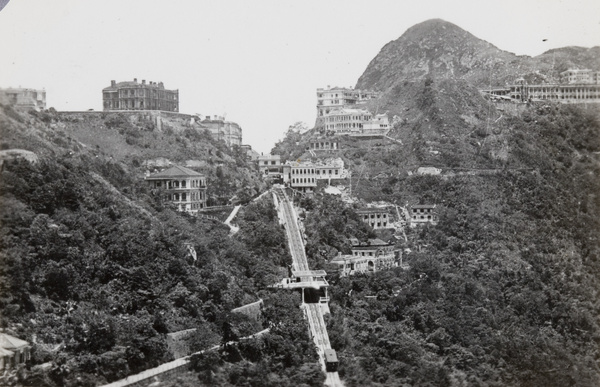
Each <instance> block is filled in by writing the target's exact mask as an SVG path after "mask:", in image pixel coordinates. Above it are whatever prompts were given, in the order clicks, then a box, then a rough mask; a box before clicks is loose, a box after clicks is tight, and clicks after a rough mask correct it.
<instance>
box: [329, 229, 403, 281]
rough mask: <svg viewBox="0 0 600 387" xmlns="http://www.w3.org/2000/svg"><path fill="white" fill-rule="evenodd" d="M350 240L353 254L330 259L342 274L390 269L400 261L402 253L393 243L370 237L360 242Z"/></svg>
mask: <svg viewBox="0 0 600 387" xmlns="http://www.w3.org/2000/svg"><path fill="white" fill-rule="evenodd" d="M350 242H351V243H352V254H350V255H342V254H340V255H338V256H337V257H335V258H333V259H332V260H331V261H330V263H331V264H332V265H334V266H335V267H337V269H338V270H339V271H340V273H341V275H342V276H348V275H353V274H357V273H369V272H376V271H381V270H385V269H390V268H393V267H397V266H398V265H399V263H400V260H401V257H400V254H401V253H400V251H399V250H397V249H396V247H395V246H394V244H393V243H389V242H384V241H382V240H381V239H377V238H376V239H369V240H368V241H367V242H359V241H358V240H357V239H355V238H353V239H351V240H350Z"/></svg>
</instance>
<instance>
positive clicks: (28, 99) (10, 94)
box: [0, 88, 46, 112]
mask: <svg viewBox="0 0 600 387" xmlns="http://www.w3.org/2000/svg"><path fill="white" fill-rule="evenodd" d="M0 103H2V104H5V105H12V106H15V107H18V108H23V109H34V110H37V111H38V112H39V111H41V110H44V109H46V90H36V89H24V88H8V89H0Z"/></svg>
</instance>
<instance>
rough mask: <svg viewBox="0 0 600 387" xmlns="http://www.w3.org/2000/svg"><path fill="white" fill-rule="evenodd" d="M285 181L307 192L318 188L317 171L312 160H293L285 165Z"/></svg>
mask: <svg viewBox="0 0 600 387" xmlns="http://www.w3.org/2000/svg"><path fill="white" fill-rule="evenodd" d="M283 182H284V183H287V184H289V186H290V187H292V188H294V189H296V190H298V191H301V192H305V193H312V192H314V190H315V189H316V188H317V171H316V168H315V165H314V164H313V163H312V162H311V161H292V162H289V161H288V162H287V163H286V164H284V165H283Z"/></svg>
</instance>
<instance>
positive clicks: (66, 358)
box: [0, 109, 320, 386]
mask: <svg viewBox="0 0 600 387" xmlns="http://www.w3.org/2000/svg"><path fill="white" fill-rule="evenodd" d="M9 110H10V109H9ZM10 111H11V114H12V115H13V116H14V117H11V116H8V115H4V114H0V119H1V120H2V121H3V122H4V123H6V124H7V125H6V126H4V125H3V128H2V129H3V131H5V132H6V133H8V134H9V135H8V136H3V137H2V138H3V140H4V141H6V139H10V143H6V142H5V143H4V145H3V148H12V147H16V146H21V145H22V144H23V145H25V143H26V141H24V140H23V139H21V140H20V141H22V142H21V143H19V141H18V140H19V137H18V136H19V133H22V135H23V137H25V136H30V138H33V139H34V140H35V141H37V142H38V144H37V145H38V152H37V153H38V155H39V161H38V162H36V163H30V162H28V161H25V160H22V159H18V160H13V161H6V162H4V164H3V167H2V171H1V174H0V198H1V200H2V212H1V214H0V216H1V218H0V222H1V224H2V227H1V229H0V245H1V247H2V249H1V253H0V310H2V313H1V317H0V324H1V326H2V328H5V329H8V332H10V333H11V334H13V335H15V336H17V337H20V338H22V339H25V340H27V341H29V342H31V343H32V344H33V358H32V364H31V365H32V367H33V368H32V369H31V370H30V372H28V373H26V374H23V373H19V377H21V378H24V380H21V381H20V382H17V381H16V380H14V379H11V380H10V381H9V380H3V381H2V383H17V384H22V385H33V386H94V385H97V384H100V383H104V382H109V381H113V380H116V379H119V378H123V377H125V376H127V375H130V374H132V373H136V372H139V371H141V370H143V369H146V368H149V367H152V366H156V365H158V364H160V363H162V362H165V361H168V360H170V359H171V358H172V355H171V354H170V353H169V352H168V350H167V346H166V339H165V334H166V333H168V332H174V331H178V330H182V329H188V328H197V329H198V334H197V335H196V336H195V337H194V339H193V341H192V343H191V344H192V349H193V350H201V349H205V348H209V347H211V346H213V345H214V344H220V343H221V342H229V341H231V340H235V339H237V338H238V337H242V336H246V335H248V334H251V333H254V332H255V331H257V330H260V329H262V328H263V327H269V326H273V324H274V327H275V328H272V333H269V334H266V335H264V336H262V338H261V341H258V340H255V341H252V342H247V343H245V344H244V345H245V346H243V347H242V348H241V349H240V351H241V354H242V355H244V356H245V358H248V359H251V360H250V361H254V359H261V360H260V364H261V365H260V368H259V369H260V370H261V371H260V372H258V371H257V372H258V373H259V374H261V377H262V370H264V369H271V370H272V372H276V371H277V370H279V369H281V367H282V365H281V364H282V362H283V363H284V364H285V368H286V370H287V371H286V372H289V373H290V375H296V374H298V373H300V374H306V375H312V374H314V372H313V371H311V370H312V368H311V367H312V366H304V368H302V367H303V364H304V363H305V360H306V361H312V362H314V360H315V351H314V346H313V345H312V343H311V342H310V340H308V338H307V337H306V336H307V335H306V329H305V328H304V329H300V327H301V326H302V323H301V321H300V320H301V318H299V317H298V313H299V311H298V310H297V309H296V308H295V307H294V308H293V309H292V310H291V311H289V312H287V313H282V314H281V316H277V314H276V313H275V312H274V310H275V309H276V308H279V307H280V306H281V307H283V305H280V304H281V303H283V304H284V305H285V306H286V307H290V305H291V304H292V303H293V302H292V301H294V300H291V299H287V298H286V297H287V296H286V295H278V294H270V293H265V291H264V289H266V288H267V286H269V285H271V284H273V283H275V282H277V281H279V279H280V278H281V276H282V273H286V268H287V266H288V265H289V263H290V262H291V258H290V256H289V253H288V250H287V247H286V242H285V234H284V232H283V229H282V228H281V226H279V224H278V221H277V214H276V211H275V209H274V208H273V204H272V201H271V200H270V198H269V197H268V196H267V197H265V198H264V199H261V200H260V201H258V202H253V203H251V204H249V205H247V206H246V207H245V208H244V209H243V210H242V211H241V212H240V213H239V214H238V217H237V223H238V225H239V227H240V231H239V232H238V233H237V234H235V235H233V236H231V235H230V229H229V227H227V226H225V225H223V224H221V223H219V222H217V221H212V220H203V219H199V218H195V217H191V216H188V215H186V214H181V213H178V212H176V211H174V210H173V208H171V206H170V205H169V204H166V203H162V202H161V201H160V200H157V199H156V198H155V197H154V196H153V195H152V193H151V191H150V190H149V189H148V187H147V186H146V184H145V183H144V181H143V180H142V179H140V178H139V177H138V176H137V175H136V174H135V173H132V172H131V171H132V170H134V168H133V167H132V166H126V165H124V164H122V163H119V162H117V161H115V160H113V159H111V158H110V157H105V156H104V155H103V154H101V153H96V152H88V151H87V150H86V149H85V148H82V147H81V146H80V145H78V144H77V143H75V142H73V141H68V140H66V139H65V141H64V142H62V141H56V140H57V139H60V138H61V135H60V134H58V135H57V134H56V133H52V132H51V131H49V132H47V133H44V129H45V128H46V126H42V124H41V123H38V122H37V121H32V122H35V124H36V125H40V127H41V128H35V127H30V128H28V129H25V128H23V127H24V126H26V125H27V123H26V122H27V120H26V119H25V118H24V117H27V116H26V115H22V114H21V113H18V112H14V111H12V110H10ZM18 119H21V121H19V120H18ZM20 131H21V132H20ZM49 138H50V139H52V140H55V141H51V142H48V139H49ZM59 143H60V144H59ZM22 147H25V146H22ZM32 150H35V149H32ZM130 168H131V169H130ZM187 246H192V247H193V248H194V250H195V251H196V253H197V255H196V259H194V258H193V256H192V255H191V254H190V253H189V251H188V248H187ZM289 296H291V295H289ZM260 297H262V298H263V299H264V300H265V305H266V307H265V313H264V318H263V319H262V320H260V321H257V322H256V321H250V320H249V319H248V318H246V317H245V316H244V315H239V314H232V313H231V312H230V311H231V309H233V308H235V307H238V306H241V305H244V304H246V303H249V302H254V301H256V300H257V299H258V298H260ZM280 298H281V299H280ZM286 300H287V301H286ZM295 301H297V300H295ZM286 302H287V303H286ZM296 305H297V304H296ZM288 320H289V321H288ZM288 325H289V326H288ZM294 327H295V328H294ZM288 328H289V329H288ZM286 332H288V333H286ZM250 347H252V349H248V351H251V352H252V354H253V355H252V356H254V357H251V356H250V355H248V354H247V353H246V352H244V348H250ZM286 348H287V349H286ZM232 350H233V349H231V348H229V349H227V351H229V352H231V351H232ZM227 351H226V352H227ZM286 351H287V352H286ZM292 353H297V355H293V356H298V358H297V359H296V358H293V359H292V360H289V359H288V358H287V357H286V356H292ZM280 355H281V356H282V357H278V356H280ZM248 356H250V357H248ZM240 361H242V357H239V358H238V357H235V356H233V355H231V356H229V355H223V369H224V370H227V369H229V368H231V369H236V367H238V365H228V364H230V362H233V363H236V364H237V363H239V362H240ZM45 362H47V363H48V365H49V366H48V367H44V368H40V367H36V365H38V364H41V363H45ZM239 367H241V368H244V367H246V368H247V366H241V365H240V366H239ZM239 367H238V368H239ZM306 367H308V368H306ZM241 368H240V369H241ZM313 368H314V367H313ZM198 369H199V370H202V367H200V366H198ZM244 369H245V368H244ZM223 372H230V373H235V372H236V371H231V370H230V371H223ZM240 372H241V371H240ZM244 372H246V371H244ZM311 372H312V374H311ZM282 377H284V376H282ZM306 377H307V378H309V376H306ZM312 377H314V378H316V379H314V380H317V381H318V380H320V379H319V377H318V375H313V376H312ZM232 378H233V376H232ZM309 379H310V378H309ZM2 383H0V384H2ZM232 383H235V382H232ZM313 385H314V384H313Z"/></svg>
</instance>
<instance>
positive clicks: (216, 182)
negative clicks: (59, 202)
mask: <svg viewBox="0 0 600 387" xmlns="http://www.w3.org/2000/svg"><path fill="white" fill-rule="evenodd" d="M5 111H6V115H4V116H2V117H0V120H1V121H0V125H2V130H3V133H2V139H1V141H2V143H1V146H2V147H3V149H10V148H20V149H27V150H33V151H34V152H36V153H37V154H39V155H40V156H52V157H55V156H58V155H64V156H67V157H82V156H85V157H89V158H91V160H94V161H96V160H104V159H108V160H110V162H111V163H113V164H115V165H116V166H118V167H119V168H121V169H123V171H126V172H127V173H131V174H132V175H135V176H136V179H142V178H143V176H144V175H145V173H146V172H153V171H155V170H157V169H160V168H163V167H166V166H169V165H171V164H178V165H184V166H187V167H189V168H192V169H194V170H197V171H198V172H201V173H204V174H206V175H207V177H208V198H209V204H227V202H228V201H229V199H231V198H232V197H234V196H235V195H237V196H238V197H245V196H248V195H249V196H253V195H255V194H257V193H258V192H259V191H260V190H261V189H262V187H263V183H262V182H261V181H260V179H259V178H258V175H257V173H256V169H255V166H254V165H253V164H252V163H249V162H248V161H247V160H246V155H245V153H244V152H243V151H242V150H241V149H240V148H237V147H234V148H233V149H230V148H228V147H227V145H226V144H225V143H223V142H220V141H216V140H215V139H213V137H212V136H211V135H210V133H209V132H208V131H206V130H205V129H204V128H202V127H201V126H200V125H198V124H197V123H192V122H190V120H189V118H187V119H183V118H181V117H177V116H175V115H173V116H166V117H162V119H161V120H160V123H158V124H157V120H156V117H154V116H152V112H127V113H125V112H111V113H106V112H56V111H54V109H50V110H49V111H46V112H39V113H38V112H35V111H30V112H28V113H18V112H16V111H13V110H12V109H10V108H9V107H6V108H5ZM8 114H10V115H12V117H9V116H8ZM11 118H12V119H11ZM113 183H115V184H116V182H113Z"/></svg>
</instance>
